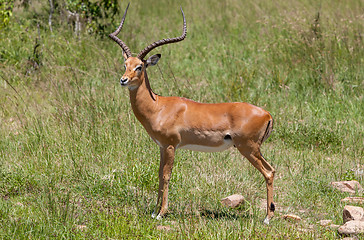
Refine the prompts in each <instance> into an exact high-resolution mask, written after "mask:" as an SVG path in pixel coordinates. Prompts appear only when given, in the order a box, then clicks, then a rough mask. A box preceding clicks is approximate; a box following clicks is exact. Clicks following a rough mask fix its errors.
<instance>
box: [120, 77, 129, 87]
mask: <svg viewBox="0 0 364 240" xmlns="http://www.w3.org/2000/svg"><path fill="white" fill-rule="evenodd" d="M127 82H128V78H121V79H120V84H121V85H125V84H126V83H127Z"/></svg>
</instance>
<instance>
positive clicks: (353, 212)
mask: <svg viewBox="0 0 364 240" xmlns="http://www.w3.org/2000/svg"><path fill="white" fill-rule="evenodd" d="M363 217H364V209H363V208H362V207H355V206H349V205H347V206H345V207H344V210H343V221H344V223H346V222H349V221H352V220H359V221H360V220H362V219H363Z"/></svg>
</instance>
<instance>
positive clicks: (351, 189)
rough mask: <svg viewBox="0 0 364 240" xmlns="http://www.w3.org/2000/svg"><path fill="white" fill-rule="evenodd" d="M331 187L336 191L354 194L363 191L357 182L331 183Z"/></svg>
mask: <svg viewBox="0 0 364 240" xmlns="http://www.w3.org/2000/svg"><path fill="white" fill-rule="evenodd" d="M330 184H331V186H332V187H334V188H336V189H338V190H339V191H341V192H348V193H356V192H357V191H363V188H362V187H361V186H360V183H359V182H358V181H355V180H353V181H341V182H331V183H330Z"/></svg>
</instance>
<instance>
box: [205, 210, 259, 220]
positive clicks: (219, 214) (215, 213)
mask: <svg viewBox="0 0 364 240" xmlns="http://www.w3.org/2000/svg"><path fill="white" fill-rule="evenodd" d="M200 214H201V216H202V217H205V218H208V219H231V220H238V219H240V218H250V217H252V215H251V214H249V213H248V212H241V213H240V212H230V211H221V210H209V209H202V210H201V211H200Z"/></svg>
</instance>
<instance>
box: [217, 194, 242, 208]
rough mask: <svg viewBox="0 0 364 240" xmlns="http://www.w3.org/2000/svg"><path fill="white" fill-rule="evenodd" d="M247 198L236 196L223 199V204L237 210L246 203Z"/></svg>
mask: <svg viewBox="0 0 364 240" xmlns="http://www.w3.org/2000/svg"><path fill="white" fill-rule="evenodd" d="M244 201H245V198H244V197H243V196H242V195H239V194H234V195H231V196H228V197H226V198H224V199H221V203H222V204H224V205H225V206H227V207H231V208H236V207H239V206H240V205H241V204H242V203H244Z"/></svg>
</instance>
